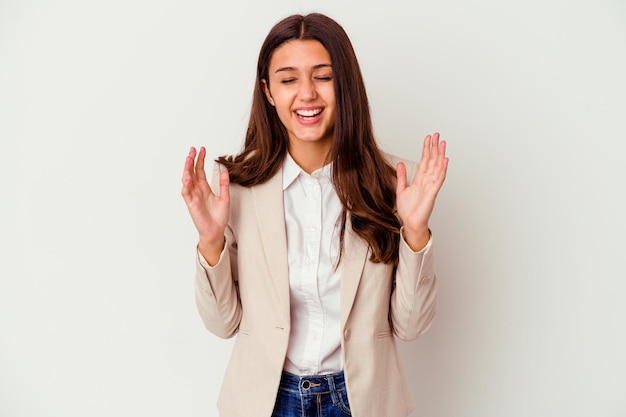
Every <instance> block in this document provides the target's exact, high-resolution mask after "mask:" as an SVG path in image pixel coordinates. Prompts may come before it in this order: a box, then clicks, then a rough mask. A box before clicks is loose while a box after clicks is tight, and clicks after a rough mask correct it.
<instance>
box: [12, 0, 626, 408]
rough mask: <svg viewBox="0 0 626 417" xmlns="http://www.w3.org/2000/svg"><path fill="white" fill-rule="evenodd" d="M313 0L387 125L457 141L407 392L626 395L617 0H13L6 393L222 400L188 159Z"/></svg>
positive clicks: (559, 403)
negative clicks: (185, 173)
mask: <svg viewBox="0 0 626 417" xmlns="http://www.w3.org/2000/svg"><path fill="white" fill-rule="evenodd" d="M308 11H321V12H324V13H327V14H329V15H330V16H331V17H333V18H335V19H336V20H337V21H338V22H340V23H341V24H342V25H343V26H344V28H345V29H346V31H347V32H348V34H349V36H350V37H351V39H352V41H353V44H354V46H355V49H356V52H357V55H358V57H359V60H360V64H361V67H362V71H363V74H364V77H365V81H366V84H367V87H368V92H369V97H370V101H371V106H372V110H373V115H374V123H375V130H376V133H377V136H378V138H379V140H380V143H381V146H382V147H383V149H385V150H386V151H391V152H394V153H397V154H400V155H402V156H405V157H411V158H417V157H418V156H419V155H418V151H419V144H420V142H421V140H422V138H423V137H424V136H425V135H426V134H427V133H429V132H432V131H435V130H437V131H440V132H441V134H442V137H443V138H445V139H446V140H447V141H448V144H449V154H450V169H449V175H448V179H447V182H446V184H445V186H444V189H443V190H442V192H441V194H440V198H439V201H438V205H437V208H436V213H435V214H434V218H433V220H432V229H433V230H434V233H435V238H436V244H437V268H438V272H439V282H440V303H439V310H438V317H437V319H436V321H435V324H434V326H433V327H432V329H431V330H430V331H429V332H428V333H427V334H426V335H425V336H424V337H422V338H421V339H420V340H419V341H416V342H412V343H401V344H400V346H401V347H400V348H401V351H402V354H403V356H404V358H405V362H406V365H407V370H408V373H409V375H410V382H411V389H412V392H413V393H414V395H415V399H416V402H417V407H418V408H417V410H416V411H415V412H414V414H413V416H429V417H501V416H506V417H522V416H523V417H526V416H568V417H583V416H584V417H587V416H593V417H623V416H626V394H625V393H626V302H625V297H626V272H625V267H624V257H625V253H624V252H625V249H626V243H625V240H624V238H625V236H626V223H625V220H624V213H626V203H625V202H624V200H625V198H624V197H625V195H624V194H625V189H626V186H625V182H626V167H625V165H626V164H624V153H625V152H624V151H625V150H626V145H625V144H624V142H625V140H626V128H625V126H624V124H625V121H626V81H625V79H626V77H625V75H626V3H625V2H624V1H622V0H614V1H609V0H596V1H591V0H589V1H563V0H560V1H559V0H542V1H539V0H530V1H523V2H522V1H517V2H504V1H498V0H482V1H464V0H426V1H424V0H418V1H413V2H406V3H403V2H400V1H397V0H385V1H377V2H364V1H356V0H350V1H330V0H320V1H316V2H305V1H286V0H283V1H278V0H272V1H268V0H264V1H258V2H252V1H250V2H248V3H244V2H241V1H231V2H215V1H167V0H151V1H148V0H109V1H106V2H105V1H80V0H74V1H71V0H58V1H35V0H0V141H1V142H0V143H1V145H0V146H1V147H0V170H1V171H0V181H1V183H0V196H1V203H0V210H1V213H2V215H1V217H0V245H1V246H0V256H1V261H0V416H2V417H22V416H29V417H30V416H37V417H39V416H46V417H47V416H59V417H79V416H80V417H82V416H92V417H99V416H112V417H125V416H153V417H160V416H164V417H165V416H216V415H217V411H216V407H215V402H216V398H217V394H218V390H219V386H220V384H221V378H222V375H223V372H224V368H225V364H226V361H227V359H228V357H229V352H230V348H231V346H232V341H223V340H220V339H218V338H217V337H215V336H213V335H211V334H209V333H208V332H207V331H206V330H205V329H204V328H203V326H202V324H201V322H200V319H199V317H198V314H197V313H196V310H195V304H194V298H193V269H194V264H193V261H194V245H195V239H196V237H195V234H194V229H193V226H192V224H191V221H190V220H189V218H188V215H187V212H186V209H185V206H184V204H183V201H182V198H181V197H180V194H179V192H180V177H181V171H182V165H183V162H184V158H185V155H186V153H187V150H188V148H189V146H191V145H196V146H198V145H206V146H207V147H208V149H209V153H210V154H211V155H212V156H217V155H219V154H223V153H233V152H237V151H238V150H239V149H240V145H241V143H242V138H243V133H244V131H245V127H246V123H247V116H248V111H249V105H250V101H251V92H252V85H253V81H254V68H255V63H256V58H257V53H258V49H259V47H260V45H261V42H262V40H263V38H264V37H265V35H266V33H267V32H268V30H269V29H270V28H271V26H272V25H273V24H274V23H275V22H277V21H278V20H279V19H281V18H282V17H285V16H286V15H289V14H291V13H295V12H308ZM262 383H263V381H259V384H262ZM243 398H244V399H242V401H245V397H243ZM357 417H359V416H357Z"/></svg>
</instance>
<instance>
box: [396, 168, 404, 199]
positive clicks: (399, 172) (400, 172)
mask: <svg viewBox="0 0 626 417" xmlns="http://www.w3.org/2000/svg"><path fill="white" fill-rule="evenodd" d="M396 177H397V178H398V179H397V181H396V194H397V193H400V192H402V191H404V189H405V188H406V166H405V165H404V162H398V164H397V165H396Z"/></svg>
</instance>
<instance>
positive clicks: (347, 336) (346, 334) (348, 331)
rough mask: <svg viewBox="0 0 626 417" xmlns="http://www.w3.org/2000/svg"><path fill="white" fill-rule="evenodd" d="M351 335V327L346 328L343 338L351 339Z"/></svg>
mask: <svg viewBox="0 0 626 417" xmlns="http://www.w3.org/2000/svg"><path fill="white" fill-rule="evenodd" d="M350 335H352V332H351V331H350V329H346V330H344V331H343V338H344V339H346V340H350Z"/></svg>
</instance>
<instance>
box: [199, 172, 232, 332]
mask: <svg viewBox="0 0 626 417" xmlns="http://www.w3.org/2000/svg"><path fill="white" fill-rule="evenodd" d="M220 170H221V166H220V165H219V164H215V166H214V168H213V177H212V178H213V179H212V189H213V190H219V186H218V187H215V185H216V184H219V174H220ZM224 239H225V245H224V250H223V251H222V253H221V255H220V259H219V261H218V263H217V264H216V265H215V266H213V267H211V266H209V264H208V263H207V262H206V260H205V259H204V258H203V257H202V255H201V254H200V252H199V251H198V250H197V249H196V277H195V294H196V305H197V307H198V312H199V313H200V317H201V318H202V321H203V322H204V325H205V327H206V328H207V329H208V330H209V331H210V332H212V333H214V334H215V335H217V336H219V337H221V338H224V339H227V338H230V337H233V336H234V335H235V334H236V333H237V331H238V330H239V323H240V321H241V300H240V298H239V287H238V284H237V241H236V239H235V234H234V233H233V230H232V228H231V227H230V225H229V226H228V227H227V228H226V231H225V236H224Z"/></svg>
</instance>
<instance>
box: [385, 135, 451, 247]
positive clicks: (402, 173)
mask: <svg viewBox="0 0 626 417" xmlns="http://www.w3.org/2000/svg"><path fill="white" fill-rule="evenodd" d="M447 169H448V158H446V142H444V141H441V142H440V141H439V133H435V134H434V135H432V137H431V135H428V136H426V138H425V139H424V147H423V148H422V158H421V160H420V163H419V167H418V169H417V172H416V173H415V177H413V181H411V183H410V184H408V185H407V178H406V167H405V166H404V164H403V163H402V162H399V163H398V166H397V167H396V175H397V176H398V182H397V186H396V205H397V209H398V216H399V217H400V220H401V221H402V224H403V225H404V230H403V233H404V239H405V240H406V242H407V243H408V245H409V246H410V247H411V249H413V250H414V251H419V250H420V249H422V248H423V247H424V246H426V244H427V243H428V239H429V238H430V232H429V231H428V220H429V219H430V215H431V213H432V211H433V208H434V206H435V200H436V198H437V194H438V193H439V190H440V189H441V186H442V185H443V182H444V180H445V179H446V171H447Z"/></svg>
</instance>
